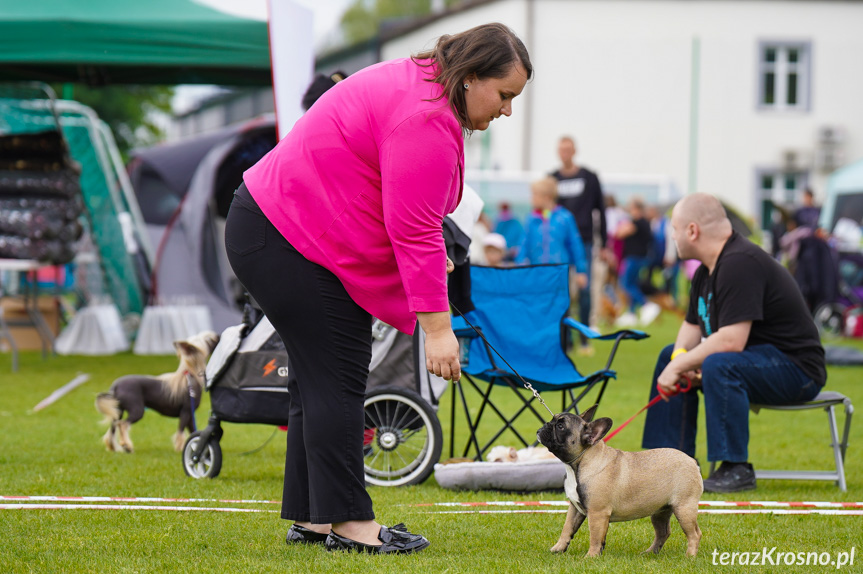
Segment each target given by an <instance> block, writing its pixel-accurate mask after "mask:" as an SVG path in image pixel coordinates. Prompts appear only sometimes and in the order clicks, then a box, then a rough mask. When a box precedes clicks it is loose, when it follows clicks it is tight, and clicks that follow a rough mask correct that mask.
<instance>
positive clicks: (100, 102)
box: [54, 84, 174, 159]
mask: <svg viewBox="0 0 863 574" xmlns="http://www.w3.org/2000/svg"><path fill="white" fill-rule="evenodd" d="M64 88H65V89H64ZM69 88H70V86H69V85H56V86H54V90H55V91H56V92H57V94H58V95H62V96H61V97H65V98H69V99H73V100H75V101H77V102H80V103H82V104H84V105H85V106H89V107H91V108H93V111H94V112H96V114H97V115H98V116H99V117H100V118H101V119H102V120H103V121H104V122H105V123H107V124H108V126H109V127H110V128H111V131H112V132H113V133H114V138H115V139H116V140H117V147H118V148H120V153H121V154H122V155H123V158H124V159H125V158H127V156H128V152H129V150H131V149H132V148H135V147H141V146H147V145H152V144H154V143H156V142H158V141H159V140H160V139H162V137H164V134H163V133H162V129H161V128H160V127H159V125H158V124H157V123H156V122H155V116H156V114H158V113H166V114H167V113H170V111H171V100H172V99H173V97H174V87H173V86H103V87H89V86H86V85H84V84H75V85H74V86H71V93H70V89H69Z"/></svg>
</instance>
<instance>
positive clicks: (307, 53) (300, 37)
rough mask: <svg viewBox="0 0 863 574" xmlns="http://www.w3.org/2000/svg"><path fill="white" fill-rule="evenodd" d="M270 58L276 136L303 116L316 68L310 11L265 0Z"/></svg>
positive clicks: (285, 2)
mask: <svg viewBox="0 0 863 574" xmlns="http://www.w3.org/2000/svg"><path fill="white" fill-rule="evenodd" d="M268 8H269V29H270V61H271V62H272V67H273V91H274V92H275V99H276V123H277V126H278V131H279V139H282V138H283V137H285V134H287V133H288V132H289V131H291V128H292V127H293V126H294V123H296V121H297V120H298V119H299V118H300V116H301V115H303V107H302V105H301V102H302V99H303V94H304V93H305V92H306V88H308V86H309V84H310V83H311V81H312V77H313V75H314V69H315V51H314V35H313V34H314V29H313V28H314V26H313V17H312V11H311V10H309V9H308V8H306V7H304V6H300V5H299V4H297V3H296V2H292V1H291V0H268Z"/></svg>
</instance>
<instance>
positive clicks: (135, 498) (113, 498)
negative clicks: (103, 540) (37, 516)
mask: <svg viewBox="0 0 863 574" xmlns="http://www.w3.org/2000/svg"><path fill="white" fill-rule="evenodd" d="M0 500H12V501H38V502H54V501H73V502H218V503H220V504H281V502H280V501H278V500H219V499H215V498H152V497H138V496H3V495H0Z"/></svg>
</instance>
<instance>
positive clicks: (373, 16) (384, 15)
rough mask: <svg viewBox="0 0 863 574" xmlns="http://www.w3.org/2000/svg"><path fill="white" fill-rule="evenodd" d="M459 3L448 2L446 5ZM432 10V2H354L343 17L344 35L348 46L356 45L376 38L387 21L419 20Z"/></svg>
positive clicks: (412, 0) (372, 0) (447, 0)
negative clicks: (380, 27) (379, 29)
mask: <svg viewBox="0 0 863 574" xmlns="http://www.w3.org/2000/svg"><path fill="white" fill-rule="evenodd" d="M457 1H458V0H446V5H447V6H451V5H454V4H456V3H457ZM431 8H432V2H431V0H354V2H353V4H351V5H350V7H348V9H347V10H346V11H345V13H344V14H343V15H342V20H341V28H342V33H343V34H344V36H345V40H346V41H347V43H348V44H356V43H359V42H362V41H364V40H368V39H369V38H372V37H374V36H375V35H376V34H377V33H378V28H379V26H380V24H381V23H382V22H384V21H385V20H398V19H407V18H418V17H420V16H425V15H426V14H428V13H430V12H431Z"/></svg>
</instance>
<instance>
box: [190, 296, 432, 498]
mask: <svg viewBox="0 0 863 574" xmlns="http://www.w3.org/2000/svg"><path fill="white" fill-rule="evenodd" d="M252 315H255V312H254V310H252V309H251V306H248V305H247V307H246V313H245V314H244V320H243V323H241V324H240V325H235V326H232V327H228V328H227V329H225V331H224V332H223V333H222V336H221V339H220V341H219V344H218V346H217V347H216V349H215V350H214V351H213V354H212V356H211V357H210V360H209V362H208V363H207V370H206V384H205V390H207V391H209V393H210V403H211V407H212V412H211V414H210V418H209V420H208V422H207V426H206V428H204V429H203V430H200V431H196V432H194V433H192V434H191V435H190V436H189V438H188V440H187V441H186V444H185V446H184V448H183V453H182V456H183V469H184V470H185V472H186V474H187V475H189V476H191V477H193V478H215V477H216V476H218V475H219V472H220V471H221V468H222V449H221V447H220V446H219V440H220V439H221V438H222V433H223V431H222V426H221V423H222V422H223V421H225V422H232V423H256V424H272V425H281V426H285V425H288V415H287V413H288V405H289V402H290V395H289V393H288V389H287V380H288V369H289V366H288V354H287V352H286V351H285V346H284V344H283V343H282V341H281V339H280V338H279V335H278V333H276V331H275V329H274V328H273V326H272V324H271V323H270V321H269V320H268V319H267V318H266V317H264V316H262V315H261V316H260V318H259V319H257V320H250V317H251V316H252ZM372 334H373V340H372V360H371V364H370V366H369V380H368V385H367V391H366V399H365V406H364V408H365V434H364V441H363V444H364V447H363V450H364V454H365V478H366V481H367V482H368V483H370V484H374V485H377V486H400V485H403V484H419V483H421V482H423V481H424V480H425V479H427V478H428V477H429V476H430V475H431V473H432V472H433V470H434V465H435V463H437V462H438V460H439V459H440V455H441V450H442V448H443V432H442V430H441V425H440V422H439V421H438V418H437V414H436V407H437V404H438V400H439V397H440V396H441V395H442V394H443V392H444V390H445V389H446V381H444V380H443V379H440V378H439V377H435V376H434V375H430V374H429V373H428V371H426V369H425V356H424V353H423V348H424V347H423V344H422V331H421V330H419V329H418V333H417V334H416V335H414V336H408V335H405V334H403V333H400V332H399V331H397V330H396V329H394V328H393V327H391V326H389V325H387V324H385V323H383V322H381V321H376V322H375V324H374V326H373V328H372Z"/></svg>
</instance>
